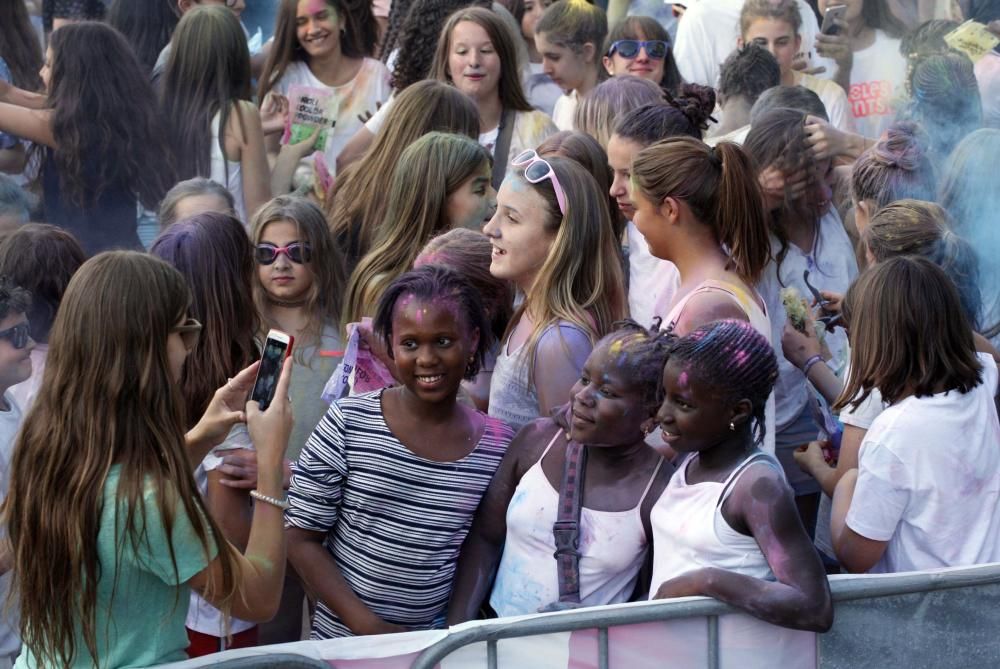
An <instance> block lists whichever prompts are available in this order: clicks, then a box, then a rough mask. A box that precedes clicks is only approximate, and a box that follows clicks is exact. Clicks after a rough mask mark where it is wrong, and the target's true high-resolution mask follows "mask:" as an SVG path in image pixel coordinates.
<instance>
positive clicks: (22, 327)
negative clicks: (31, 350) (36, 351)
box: [0, 323, 31, 349]
mask: <svg viewBox="0 0 1000 669" xmlns="http://www.w3.org/2000/svg"><path fill="white" fill-rule="evenodd" d="M0 339H6V340H7V341H9V342H10V345H11V346H13V347H14V348H16V349H22V348H24V347H25V346H27V345H28V340H29V339H31V326H30V325H28V324H27V323H18V324H17V325H15V326H14V327H12V328H8V329H6V330H4V331H3V332H0Z"/></svg>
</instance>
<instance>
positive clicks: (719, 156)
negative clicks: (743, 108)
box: [632, 137, 771, 286]
mask: <svg viewBox="0 0 1000 669" xmlns="http://www.w3.org/2000/svg"><path fill="white" fill-rule="evenodd" d="M632 180H633V183H634V185H635V187H636V188H638V189H639V191H640V192H641V193H642V194H643V196H644V197H646V198H647V199H649V200H651V201H652V202H656V203H662V202H663V200H664V199H666V198H668V197H675V198H678V199H681V200H684V202H685V203H687V205H688V207H689V208H690V209H691V213H692V214H694V217H695V218H696V219H697V220H698V221H700V222H701V223H703V224H705V225H708V226H710V227H711V228H712V230H713V232H714V233H715V235H716V237H717V238H718V241H719V243H720V244H721V245H723V246H725V247H726V250H727V251H728V253H729V256H730V265H731V269H732V270H733V271H734V272H735V273H736V274H738V275H739V277H740V278H741V279H742V280H743V281H744V282H745V283H746V284H747V285H751V286H752V285H754V284H756V283H757V281H758V279H760V275H761V273H762V272H763V271H764V267H765V266H766V265H767V263H768V262H769V261H770V259H771V245H770V240H769V238H768V226H767V220H766V218H765V214H764V198H763V196H762V195H761V193H760V187H759V186H758V185H757V177H756V175H755V172H754V170H753V166H752V165H751V163H750V159H749V158H748V157H747V155H746V153H744V151H743V149H741V148H740V147H739V146H737V145H736V144H732V143H729V142H721V143H720V144H719V145H718V146H717V147H716V148H714V149H712V148H711V147H709V146H707V145H706V144H704V143H703V142H702V141H700V140H697V139H693V138H690V137H673V138H670V139H666V140H663V141H662V142H658V143H656V144H654V145H652V146H650V147H647V148H645V149H643V150H642V151H640V152H639V153H638V155H636V157H635V160H634V161H633V164H632Z"/></svg>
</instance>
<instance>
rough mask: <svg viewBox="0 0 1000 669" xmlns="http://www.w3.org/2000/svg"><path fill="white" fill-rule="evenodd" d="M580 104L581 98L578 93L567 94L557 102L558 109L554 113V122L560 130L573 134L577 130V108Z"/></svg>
mask: <svg viewBox="0 0 1000 669" xmlns="http://www.w3.org/2000/svg"><path fill="white" fill-rule="evenodd" d="M578 104H580V96H579V95H577V92H576V91H570V92H569V93H565V94H563V95H561V96H560V97H559V99H558V100H556V108H555V109H554V110H553V111H552V121H553V122H554V123H555V124H556V127H557V128H559V130H567V131H570V132H572V131H573V130H575V129H576V106H577V105H578Z"/></svg>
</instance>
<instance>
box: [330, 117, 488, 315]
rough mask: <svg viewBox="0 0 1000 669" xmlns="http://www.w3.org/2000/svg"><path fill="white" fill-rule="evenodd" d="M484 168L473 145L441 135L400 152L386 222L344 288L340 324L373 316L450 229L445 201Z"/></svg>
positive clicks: (431, 135) (481, 155)
mask: <svg viewBox="0 0 1000 669" xmlns="http://www.w3.org/2000/svg"><path fill="white" fill-rule="evenodd" d="M489 164H490V156H489V153H487V151H486V149H484V148H483V147H482V146H480V145H479V144H478V143H476V142H475V141H474V140H472V139H469V138H468V137H463V136H461V135H449V134H447V133H443V132H431V133H428V134H426V135H424V136H423V137H421V138H420V139H418V140H417V141H415V142H414V143H413V144H411V145H410V146H409V148H407V149H406V151H404V152H403V155H402V157H401V158H400V159H399V165H398V166H397V167H396V171H395V173H394V174H393V177H392V181H391V183H390V184H389V190H388V193H387V195H386V198H387V199H388V201H389V208H388V210H387V211H386V216H385V220H384V221H382V224H381V225H380V226H379V227H378V230H377V231H376V237H375V242H374V244H373V245H372V249H371V251H369V252H368V254H367V255H366V256H365V257H364V258H362V259H361V262H360V263H358V266H357V268H355V270H354V273H353V274H351V280H350V282H349V283H348V285H347V300H346V304H345V308H344V317H343V322H344V324H345V325H346V324H347V323H353V322H356V321H358V320H359V319H361V317H363V316H371V315H372V314H374V313H375V305H376V304H377V303H378V299H379V297H380V296H381V295H382V292H383V291H384V290H385V289H386V287H388V285H389V284H390V283H392V281H393V279H395V278H396V277H397V276H399V275H400V274H402V273H403V272H405V271H407V270H408V269H410V268H411V267H412V266H413V261H414V260H416V258H417V255H418V254H419V253H420V249H421V248H423V246H424V244H426V243H427V242H428V241H430V239H431V238H432V237H433V236H434V235H436V234H437V233H439V232H442V231H443V230H447V229H448V228H449V227H450V225H451V222H450V221H449V220H448V216H447V206H446V205H447V200H448V196H449V195H451V194H452V193H454V192H455V191H456V190H458V187H459V186H461V185H462V184H463V183H464V182H465V181H466V180H467V179H469V178H470V177H472V176H474V175H475V174H476V172H477V171H478V170H481V169H483V168H488V166H489Z"/></svg>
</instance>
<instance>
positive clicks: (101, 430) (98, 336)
mask: <svg viewBox="0 0 1000 669" xmlns="http://www.w3.org/2000/svg"><path fill="white" fill-rule="evenodd" d="M62 30H66V28H63V29H60V30H59V31H57V32H56V34H59V33H60V32H62ZM236 227H237V228H239V227H240V226H239V224H236ZM190 307H191V294H190V292H189V291H188V287H187V285H186V281H185V279H184V277H183V275H181V273H180V272H178V271H177V270H176V269H174V268H173V267H171V266H170V265H168V264H167V263H166V262H163V261H162V260H159V259H157V258H154V257H152V256H150V255H146V254H139V253H134V252H122V251H119V252H113V253H106V254H102V255H100V256H98V257H96V258H94V259H92V260H90V261H89V262H87V263H85V264H84V266H83V267H81V268H80V270H79V271H78V272H77V273H76V275H75V276H74V277H73V279H72V280H71V281H70V283H69V287H68V288H67V289H66V294H65V295H64V296H63V301H62V304H61V305H60V308H59V312H58V314H57V315H56V320H55V323H54V325H53V327H52V335H51V338H50V342H51V345H52V351H51V354H50V356H49V358H48V364H47V368H46V370H45V371H46V374H45V379H46V383H45V384H43V385H42V389H41V391H40V393H39V395H38V398H37V399H36V401H35V407H34V409H33V410H32V411H31V413H30V414H29V415H28V416H27V418H26V420H25V422H24V425H23V427H22V430H21V433H20V436H19V438H18V442H17V445H16V448H15V451H14V460H13V464H12V466H11V487H10V493H9V496H8V498H7V500H6V502H5V507H4V512H5V518H6V525H7V529H8V531H9V535H10V543H11V549H12V554H13V574H14V582H15V587H16V592H17V593H18V595H17V599H18V602H19V604H20V610H21V624H22V633H23V641H24V651H23V652H22V654H21V657H20V658H19V659H18V664H17V666H19V667H28V666H65V667H92V666H149V665H155V664H160V663H163V662H172V661H177V660H183V659H185V657H186V654H185V648H187V646H188V644H189V639H188V637H187V635H186V634H185V633H184V617H185V614H186V607H185V606H183V601H184V600H185V599H186V598H187V597H188V593H189V592H190V591H191V590H195V591H196V592H198V593H200V594H202V595H203V596H204V597H205V598H206V599H207V600H208V601H210V602H212V603H213V605H215V606H217V607H218V608H219V609H220V611H222V612H223V613H224V615H229V614H230V613H231V614H232V615H235V616H238V617H241V618H245V619H249V620H266V619H268V618H270V617H271V616H272V615H274V612H275V610H276V608H277V605H278V598H279V596H280V592H281V581H282V578H283V577H284V553H285V544H284V532H283V528H282V524H283V510H282V508H281V507H283V506H284V504H285V503H284V502H283V500H282V499H281V498H282V497H283V492H282V489H281V479H282V471H281V470H282V466H281V463H282V460H283V458H284V450H285V445H286V443H287V439H288V432H289V430H290V429H291V423H292V415H291V408H290V407H289V405H288V403H287V402H285V401H280V398H283V397H285V395H286V394H287V392H288V391H287V389H288V381H289V375H290V369H291V367H290V365H286V367H285V369H284V371H283V374H282V378H281V380H280V381H279V383H278V389H277V393H276V396H277V398H279V401H275V402H273V403H272V404H271V405H270V407H269V408H268V410H267V411H266V412H261V411H260V410H259V408H258V407H257V405H256V403H253V402H251V403H249V404H245V398H246V396H247V394H248V393H249V391H250V389H251V387H252V386H253V379H254V375H255V373H256V365H251V366H250V367H248V368H247V369H244V370H243V371H236V370H234V371H232V372H229V373H230V374H234V378H233V379H232V380H231V381H229V382H227V381H225V380H223V382H222V383H221V384H220V388H219V389H218V390H216V391H215V392H214V394H212V396H211V398H210V400H209V401H208V403H207V408H205V410H204V413H203V414H202V415H201V419H200V420H198V419H196V418H189V417H188V416H187V415H186V406H185V405H186V403H185V398H184V396H183V391H182V389H181V388H182V376H183V369H184V366H185V360H186V358H187V356H188V355H189V350H188V345H189V344H190V343H193V342H187V343H185V340H184V338H183V336H182V333H181V331H180V329H181V327H182V326H184V325H185V323H186V322H187V321H188V318H189V311H188V310H189V308H190ZM222 317H223V316H222V315H221V314H219V313H217V312H216V313H213V314H212V318H213V319H218V318H222ZM195 348H197V346H196V347H195ZM95 375H96V376H95ZM67 397H72V398H73V401H72V402H69V403H67V401H66V398H67ZM244 420H248V421H249V430H250V433H251V435H252V438H253V441H254V444H255V446H256V448H257V460H258V472H259V477H258V483H257V490H256V491H255V494H256V495H257V497H256V499H257V504H256V505H255V506H254V510H253V521H252V524H251V528H250V532H249V536H248V537H244V540H245V546H246V549H245V555H244V554H241V549H238V548H236V547H234V546H233V545H232V544H231V543H230V542H229V541H227V540H226V539H225V538H224V537H225V533H224V532H223V531H222V530H221V529H220V526H219V524H218V523H217V522H216V521H215V520H214V519H213V515H212V514H210V513H209V511H208V508H207V505H206V503H205V502H204V501H203V500H202V497H201V495H200V494H199V492H198V487H197V484H196V483H195V480H194V477H193V476H192V473H191V470H190V469H189V467H190V463H191V462H200V461H201V460H202V458H203V457H204V456H205V455H206V454H207V453H208V452H209V451H210V450H211V449H212V448H213V447H214V446H215V445H217V444H219V443H221V442H222V441H223V440H224V439H225V437H226V435H227V434H228V433H229V432H230V429H231V428H232V426H233V425H234V424H235V423H238V422H241V421H244ZM189 425H193V426H194V427H192V428H191V429H190V430H189V431H188V432H187V434H185V430H187V429H188V426H189ZM55 509H58V512H57V513H56V512H54V510H55ZM137 601H141V606H136V602H137ZM178 602H181V605H178Z"/></svg>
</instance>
